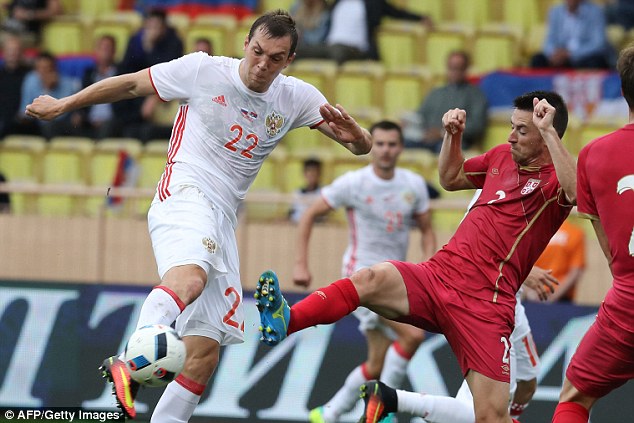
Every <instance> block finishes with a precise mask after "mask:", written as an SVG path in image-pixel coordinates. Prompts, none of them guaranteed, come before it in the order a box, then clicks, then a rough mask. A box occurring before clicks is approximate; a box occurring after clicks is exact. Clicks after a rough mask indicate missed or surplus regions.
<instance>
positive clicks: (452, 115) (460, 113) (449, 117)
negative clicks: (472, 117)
mask: <svg viewBox="0 0 634 423" xmlns="http://www.w3.org/2000/svg"><path fill="white" fill-rule="evenodd" d="M466 122H467V112H465V111H464V110H462V109H451V110H449V111H448V112H447V113H445V115H444V116H443V117H442V126H443V128H445V131H447V132H448V133H450V134H457V133H459V132H463V131H464V128H465V123H466Z"/></svg>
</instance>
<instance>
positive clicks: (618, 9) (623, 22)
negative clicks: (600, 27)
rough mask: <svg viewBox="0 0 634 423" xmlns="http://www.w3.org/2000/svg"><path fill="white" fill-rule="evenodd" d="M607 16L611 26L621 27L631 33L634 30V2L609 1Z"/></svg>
mask: <svg viewBox="0 0 634 423" xmlns="http://www.w3.org/2000/svg"><path fill="white" fill-rule="evenodd" d="M605 16H606V19H607V23H608V24H609V25H620V26H622V27H623V29H625V30H626V31H629V30H630V29H632V28H634V2H633V1H632V0H607V2H606V4H605Z"/></svg>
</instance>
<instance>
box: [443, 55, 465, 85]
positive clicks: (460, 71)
mask: <svg viewBox="0 0 634 423" xmlns="http://www.w3.org/2000/svg"><path fill="white" fill-rule="evenodd" d="M466 79H467V63H466V61H465V59H464V57H462V56H461V55H459V54H452V55H451V56H450V57H449V58H448V59H447V82H448V83H450V84H459V83H462V82H464V81H465V80H466Z"/></svg>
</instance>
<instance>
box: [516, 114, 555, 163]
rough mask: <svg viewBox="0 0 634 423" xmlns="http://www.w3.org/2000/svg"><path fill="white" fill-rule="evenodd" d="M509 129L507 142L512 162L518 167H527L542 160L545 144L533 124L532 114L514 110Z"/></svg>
mask: <svg viewBox="0 0 634 423" xmlns="http://www.w3.org/2000/svg"><path fill="white" fill-rule="evenodd" d="M511 127H512V129H511V133H510V135H509V138H508V142H509V143H510V144H511V155H512V156H513V160H515V162H516V163H517V164H519V165H520V166H528V165H531V164H534V163H535V162H537V161H538V160H539V159H540V158H542V156H543V154H544V150H545V149H546V144H545V143H544V140H543V138H542V136H541V134H540V133H539V129H537V126H535V124H534V123H533V112H529V111H526V110H518V109H515V110H514V111H513V115H512V116H511Z"/></svg>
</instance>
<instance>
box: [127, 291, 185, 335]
mask: <svg viewBox="0 0 634 423" xmlns="http://www.w3.org/2000/svg"><path fill="white" fill-rule="evenodd" d="M179 314H181V308H180V307H179V305H178V303H177V302H176V300H175V299H174V298H173V297H172V296H171V295H170V294H168V293H167V292H166V291H165V290H163V289H161V288H154V289H153V290H152V292H150V295H148V296H147V298H146V299H145V302H144V303H143V306H142V307H141V312H140V313H139V321H138V322H137V325H136V327H137V329H138V328H141V327H143V326H147V325H157V324H158V325H167V326H169V325H171V324H172V323H174V320H176V318H177V317H178V315H179Z"/></svg>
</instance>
